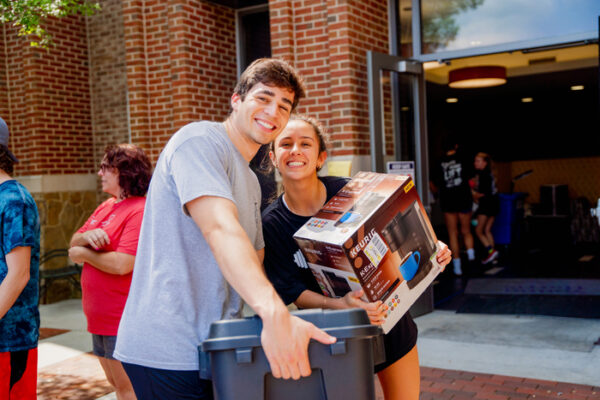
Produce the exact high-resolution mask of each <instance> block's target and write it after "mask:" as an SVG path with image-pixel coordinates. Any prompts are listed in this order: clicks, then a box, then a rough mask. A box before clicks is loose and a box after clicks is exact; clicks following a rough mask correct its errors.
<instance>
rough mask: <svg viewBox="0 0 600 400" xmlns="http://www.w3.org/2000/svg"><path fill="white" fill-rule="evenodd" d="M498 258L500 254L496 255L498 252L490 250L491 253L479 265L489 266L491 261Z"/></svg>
mask: <svg viewBox="0 0 600 400" xmlns="http://www.w3.org/2000/svg"><path fill="white" fill-rule="evenodd" d="M498 256H500V254H499V253H498V251H496V250H492V252H491V253H490V254H488V256H487V257H486V258H484V259H483V260H481V263H482V264H483V265H486V264H489V263H491V262H492V261H494V260H495V259H497V258H498Z"/></svg>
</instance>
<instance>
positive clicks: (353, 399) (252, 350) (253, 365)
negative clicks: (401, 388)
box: [199, 309, 381, 400]
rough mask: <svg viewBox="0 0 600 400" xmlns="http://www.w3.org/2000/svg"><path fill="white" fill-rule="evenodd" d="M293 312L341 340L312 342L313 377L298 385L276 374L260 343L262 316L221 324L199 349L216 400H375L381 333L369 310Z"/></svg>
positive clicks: (218, 324)
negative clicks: (377, 345)
mask: <svg viewBox="0 0 600 400" xmlns="http://www.w3.org/2000/svg"><path fill="white" fill-rule="evenodd" d="M293 314H294V315H296V316H298V317H300V318H303V319H305V320H307V321H309V322H312V323H313V324H315V325H316V326H318V327H319V328H321V329H323V330H325V331H326V332H327V333H329V334H330V335H332V336H335V337H336V338H337V342H336V343H334V344H332V345H323V344H321V343H318V342H315V341H313V342H311V343H310V345H309V349H308V353H309V358H310V364H311V368H312V373H311V375H310V376H309V377H306V378H301V379H300V380H297V381H294V380H291V379H289V380H284V379H276V378H274V377H273V376H272V375H271V372H270V368H269V363H268V361H267V358H266V357H265V354H264V352H263V350H262V348H261V344H260V333H261V330H262V322H261V320H260V318H258V317H251V318H244V319H237V320H227V321H218V322H215V323H213V324H212V325H211V329H210V333H209V338H208V339H207V340H205V341H204V342H203V343H202V345H201V346H200V349H199V350H200V368H201V369H202V370H204V371H207V370H208V369H209V368H210V370H211V371H212V379H213V388H214V392H215V399H217V400H306V399H310V400H367V399H374V398H375V384H374V380H373V379H374V378H373V363H374V359H373V357H374V355H373V353H374V351H373V348H374V346H373V345H374V341H373V340H374V338H375V337H377V336H379V335H380V334H381V330H380V329H379V327H377V326H374V325H371V324H370V323H369V318H368V317H367V314H366V312H365V311H364V310H362V309H350V310H320V309H315V310H303V311H296V312H294V313H293ZM376 357H380V354H378V355H376Z"/></svg>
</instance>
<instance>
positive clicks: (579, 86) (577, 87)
mask: <svg viewBox="0 0 600 400" xmlns="http://www.w3.org/2000/svg"><path fill="white" fill-rule="evenodd" d="M583 88H584V86H583V85H574V86H571V90H583Z"/></svg>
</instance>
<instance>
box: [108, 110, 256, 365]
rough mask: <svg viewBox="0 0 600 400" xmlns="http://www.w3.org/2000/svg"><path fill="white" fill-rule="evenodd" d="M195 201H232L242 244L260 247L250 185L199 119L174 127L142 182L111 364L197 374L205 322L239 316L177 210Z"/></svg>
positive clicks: (217, 128)
mask: <svg viewBox="0 0 600 400" xmlns="http://www.w3.org/2000/svg"><path fill="white" fill-rule="evenodd" d="M201 196H218V197H223V198H226V199H229V200H232V201H233V202H234V203H235V204H236V206H237V209H238V218H239V221H240V224H241V225H242V227H243V228H244V230H245V231H246V233H247V235H248V237H249V238H250V242H251V243H252V244H253V245H254V247H255V249H257V250H258V249H262V248H263V247H264V242H263V237H262V229H261V220H260V201H261V198H260V186H259V184H258V179H257V178H256V175H255V174H254V172H252V170H251V169H250V167H249V165H248V162H247V161H246V160H245V159H244V158H243V157H242V155H241V154H240V153H239V151H238V150H237V149H236V148H235V146H234V145H233V143H232V142H231V140H230V139H229V137H228V136H227V133H226V131H225V128H224V127H223V125H222V124H221V123H215V122H207V121H203V122H195V123H191V124H189V125H186V126H184V127H183V128H181V129H180V130H179V131H178V132H177V133H175V135H173V137H172V138H171V139H170V140H169V142H168V143H167V145H166V147H165V148H164V150H163V151H162V153H161V155H160V157H159V159H158V163H157V165H156V169H155V171H154V174H153V176H152V181H151V182H150V188H149V190H148V197H147V200H146V209H145V212H144V219H143V222H142V228H141V232H140V240H139V244H138V251H137V256H136V260H135V267H134V270H133V280H132V283H131V289H130V292H129V297H128V299H127V303H126V305H125V310H124V312H123V316H122V318H121V323H120V325H119V332H118V335H117V345H116V349H115V353H114V355H115V357H116V358H117V359H119V360H121V361H125V362H127V363H131V364H137V365H143V366H146V367H152V368H161V369H171V370H198V369H199V367H198V351H197V346H198V345H199V344H200V343H201V342H202V341H203V340H204V339H206V337H207V336H208V330H209V326H210V324H211V323H212V322H214V321H216V320H220V319H229V318H237V317H239V315H240V312H241V308H242V300H241V298H240V296H239V295H238V294H237V293H236V292H235V290H233V288H232V287H231V286H230V285H229V284H228V283H227V281H226V280H225V278H224V277H223V275H222V274H221V270H220V269H219V266H218V265H217V262H216V261H215V258H214V256H213V254H212V252H211V250H210V248H209V246H208V243H207V242H206V240H205V239H204V236H203V235H202V232H201V231H200V229H199V228H198V226H197V225H196V224H195V223H194V221H193V220H192V218H191V217H190V216H189V215H188V214H187V210H186V209H185V207H184V205H185V204H186V203H187V202H189V201H191V200H193V199H196V198H198V197H201ZM231 251H235V249H231Z"/></svg>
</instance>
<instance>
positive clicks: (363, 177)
mask: <svg viewBox="0 0 600 400" xmlns="http://www.w3.org/2000/svg"><path fill="white" fill-rule="evenodd" d="M294 238H295V239H296V242H297V243H298V245H299V246H300V249H301V250H302V253H303V254H304V257H305V258H306V260H307V262H308V265H309V266H310V268H311V271H312V273H313V274H314V276H315V278H316V279H317V282H318V283H319V286H320V287H321V289H322V291H323V294H324V295H325V296H330V297H341V296H344V295H345V294H346V293H347V292H349V291H351V290H357V289H361V288H362V289H364V293H365V294H364V298H363V300H365V301H369V302H373V301H377V300H381V301H383V302H384V303H386V304H387V306H388V311H387V315H386V321H385V323H384V324H383V325H382V329H383V331H384V332H385V333H387V332H389V331H390V330H391V329H392V328H393V326H394V325H395V324H396V322H398V320H399V319H400V318H401V317H402V316H403V315H404V313H406V311H408V309H409V308H410V306H411V305H412V304H413V303H414V302H415V301H416V300H417V298H418V297H419V295H420V294H421V293H423V291H424V290H425V289H426V288H427V287H428V286H429V285H430V284H431V282H432V281H433V279H434V278H435V276H437V274H439V273H440V272H441V270H442V268H441V266H440V265H439V264H438V263H437V261H436V255H437V251H438V244H437V243H438V242H437V238H436V236H435V233H434V231H433V229H432V227H431V223H430V222H429V218H428V217H427V214H426V212H425V209H424V208H423V204H421V200H420V199H419V195H418V194H417V190H416V188H415V185H414V182H413V180H412V179H411V178H410V177H409V176H404V175H391V174H380V173H375V172H359V173H358V174H356V175H355V176H354V177H353V178H352V180H351V181H350V182H348V184H346V186H344V187H343V188H342V189H341V190H340V191H339V192H338V193H337V194H336V195H335V196H334V197H333V198H332V199H331V200H330V201H329V202H327V204H325V205H324V206H323V208H322V209H321V210H320V211H319V212H318V213H317V214H315V216H314V217H312V218H311V219H310V220H308V222H307V223H306V224H304V226H302V227H301V228H300V229H299V230H298V231H297V232H296V234H295V235H294Z"/></svg>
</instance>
